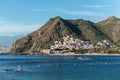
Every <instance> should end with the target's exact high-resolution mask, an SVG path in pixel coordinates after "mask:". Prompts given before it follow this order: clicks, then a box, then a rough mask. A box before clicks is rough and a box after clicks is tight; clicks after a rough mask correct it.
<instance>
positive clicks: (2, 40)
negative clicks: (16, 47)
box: [0, 35, 24, 47]
mask: <svg viewBox="0 0 120 80" xmlns="http://www.w3.org/2000/svg"><path fill="white" fill-rule="evenodd" d="M23 36H24V35H17V36H0V46H5V47H11V46H12V44H13V43H14V42H15V41H16V40H17V39H19V38H22V37H23Z"/></svg>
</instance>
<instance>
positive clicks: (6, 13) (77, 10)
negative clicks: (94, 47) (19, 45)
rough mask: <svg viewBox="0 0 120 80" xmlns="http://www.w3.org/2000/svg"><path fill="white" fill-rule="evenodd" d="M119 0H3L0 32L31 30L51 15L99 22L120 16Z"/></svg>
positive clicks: (5, 33) (0, 12)
mask: <svg viewBox="0 0 120 80" xmlns="http://www.w3.org/2000/svg"><path fill="white" fill-rule="evenodd" d="M119 8H120V0H0V36H4V35H8V36H14V35H19V34H28V33H30V32H32V31H34V30H36V29H38V28H40V26H42V25H43V24H44V23H45V22H47V21H48V20H49V18H51V17H55V16H61V17H62V18H64V19H81V18H82V19H85V20H91V21H93V22H98V21H101V20H104V19H106V18H107V17H109V16H116V17H118V18H120V9H119Z"/></svg>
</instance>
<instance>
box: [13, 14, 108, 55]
mask: <svg viewBox="0 0 120 80" xmlns="http://www.w3.org/2000/svg"><path fill="white" fill-rule="evenodd" d="M67 35H73V37H74V38H79V39H82V40H89V41H91V42H97V41H101V40H104V39H107V40H110V38H109V37H108V36H107V35H106V34H104V33H103V32H102V31H101V30H100V29H99V28H98V27H97V25H96V24H95V23H93V22H91V21H87V20H83V19H77V20H65V19H62V18H61V17H59V16H57V17H55V18H51V19H49V21H48V22H47V23H46V24H44V25H43V26H42V27H41V28H39V29H38V30H36V31H34V32H32V33H31V34H28V35H27V36H25V37H23V38H21V39H19V40H17V41H16V42H15V43H14V44H13V46H12V49H11V53H40V51H41V50H42V49H48V48H50V46H51V45H52V44H53V43H54V41H56V40H60V39H62V38H63V37H64V36H67Z"/></svg>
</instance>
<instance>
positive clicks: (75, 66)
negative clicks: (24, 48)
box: [0, 55, 120, 80]
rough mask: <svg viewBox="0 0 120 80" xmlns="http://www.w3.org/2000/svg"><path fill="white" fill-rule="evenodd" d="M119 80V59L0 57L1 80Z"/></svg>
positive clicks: (92, 57)
mask: <svg viewBox="0 0 120 80" xmlns="http://www.w3.org/2000/svg"><path fill="white" fill-rule="evenodd" d="M19 68H20V69H21V71H15V70H18V69H19ZM119 79H120V56H34V55H33V56H30V55H0V80H119Z"/></svg>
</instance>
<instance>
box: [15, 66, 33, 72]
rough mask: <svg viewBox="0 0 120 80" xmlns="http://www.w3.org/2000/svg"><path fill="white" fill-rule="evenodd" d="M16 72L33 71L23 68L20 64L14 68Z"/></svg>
mask: <svg viewBox="0 0 120 80" xmlns="http://www.w3.org/2000/svg"><path fill="white" fill-rule="evenodd" d="M13 71H14V72H32V70H27V69H23V68H21V67H20V66H18V67H17V68H15V69H14V70H13Z"/></svg>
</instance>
